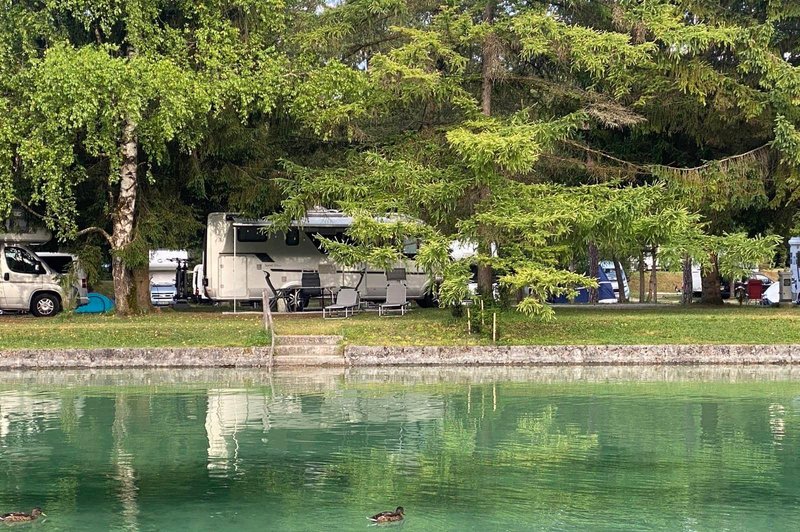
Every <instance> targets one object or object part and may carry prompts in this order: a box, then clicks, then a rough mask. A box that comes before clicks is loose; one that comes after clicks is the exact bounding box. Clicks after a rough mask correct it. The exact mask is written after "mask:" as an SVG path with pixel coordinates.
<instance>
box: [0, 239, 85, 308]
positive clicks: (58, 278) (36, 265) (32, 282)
mask: <svg viewBox="0 0 800 532" xmlns="http://www.w3.org/2000/svg"><path fill="white" fill-rule="evenodd" d="M63 279H64V274H62V273H61V271H57V270H55V269H53V268H52V267H50V266H49V265H48V263H47V262H45V261H44V259H42V258H40V257H39V256H38V255H37V254H36V253H34V252H33V251H32V250H31V249H30V248H28V247H27V246H25V245H23V244H19V243H15V242H13V243H12V242H2V241H0V309H2V310H13V311H17V312H30V313H31V314H33V315H34V316H37V317H46V316H54V315H56V314H58V313H59V312H60V311H61V310H62V309H63V308H64V307H65V306H67V305H70V304H77V305H82V304H85V303H87V302H88V297H87V289H86V279H85V278H83V279H78V278H76V279H74V280H73V283H72V285H71V286H63V284H64V283H62V281H63Z"/></svg>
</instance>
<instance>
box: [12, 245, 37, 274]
mask: <svg viewBox="0 0 800 532" xmlns="http://www.w3.org/2000/svg"><path fill="white" fill-rule="evenodd" d="M5 255H6V264H8V269H9V270H11V271H12V272H14V273H32V274H37V273H39V272H38V271H37V266H38V264H39V261H37V260H36V259H35V258H34V257H33V255H31V254H30V253H28V252H27V251H25V250H24V249H22V248H15V247H11V246H7V247H6V253H5Z"/></svg>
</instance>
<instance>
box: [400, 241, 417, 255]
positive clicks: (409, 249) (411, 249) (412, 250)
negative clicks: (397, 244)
mask: <svg viewBox="0 0 800 532" xmlns="http://www.w3.org/2000/svg"><path fill="white" fill-rule="evenodd" d="M418 252H419V239H414V240H406V241H405V242H404V243H403V255H405V256H406V257H408V258H409V259H413V258H414V257H416V256H417V253H418Z"/></svg>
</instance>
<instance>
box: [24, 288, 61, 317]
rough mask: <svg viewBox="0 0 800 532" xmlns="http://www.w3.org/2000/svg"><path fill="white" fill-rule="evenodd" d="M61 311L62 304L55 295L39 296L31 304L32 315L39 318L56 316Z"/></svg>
mask: <svg viewBox="0 0 800 532" xmlns="http://www.w3.org/2000/svg"><path fill="white" fill-rule="evenodd" d="M60 310H61V302H60V301H59V300H58V297H57V296H55V295H53V294H39V295H38V296H36V297H34V298H33V303H31V313H32V314H33V315H34V316H36V317H37V318H47V317H49V316H55V315H56V314H58V312H59V311H60Z"/></svg>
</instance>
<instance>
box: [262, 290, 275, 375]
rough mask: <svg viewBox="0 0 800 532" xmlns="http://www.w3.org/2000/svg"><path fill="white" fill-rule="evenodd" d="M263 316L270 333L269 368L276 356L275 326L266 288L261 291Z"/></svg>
mask: <svg viewBox="0 0 800 532" xmlns="http://www.w3.org/2000/svg"><path fill="white" fill-rule="evenodd" d="M261 318H262V321H263V323H264V330H265V331H266V332H267V333H269V342H270V343H269V368H270V369H272V364H273V362H274V357H275V327H274V324H273V323H272V310H271V309H270V308H269V294H268V292H267V290H266V288H265V289H264V290H262V291H261Z"/></svg>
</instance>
